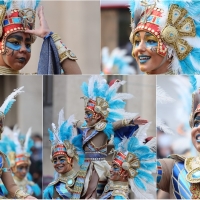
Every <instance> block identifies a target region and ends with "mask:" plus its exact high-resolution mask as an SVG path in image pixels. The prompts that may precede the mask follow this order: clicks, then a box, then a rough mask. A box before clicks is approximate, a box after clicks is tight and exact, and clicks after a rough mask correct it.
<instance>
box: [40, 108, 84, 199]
mask: <svg viewBox="0 0 200 200" xmlns="http://www.w3.org/2000/svg"><path fill="white" fill-rule="evenodd" d="M74 122H75V118H74V116H73V115H72V116H70V117H69V119H68V120H67V121H65V120H64V111H63V110H61V111H60V113H59V119H58V127H57V128H56V126H55V124H52V131H51V130H50V129H49V140H50V141H51V145H52V147H51V155H50V159H51V161H52V163H53V166H54V169H55V170H56V172H57V174H56V178H55V180H54V181H53V182H51V183H50V184H49V185H48V186H47V187H46V189H45V190H44V195H43V198H44V199H71V198H72V194H73V186H74V183H75V180H76V177H77V172H76V171H75V170H74V169H73V162H74V159H76V160H78V162H79V164H82V162H83V161H84V151H83V149H82V135H77V136H75V134H74V133H73V132H74V130H73V129H74Z"/></svg>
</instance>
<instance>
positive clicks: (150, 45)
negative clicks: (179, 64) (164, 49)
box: [145, 40, 158, 48]
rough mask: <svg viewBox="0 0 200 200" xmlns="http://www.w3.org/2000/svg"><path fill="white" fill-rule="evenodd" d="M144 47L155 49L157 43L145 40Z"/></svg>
mask: <svg viewBox="0 0 200 200" xmlns="http://www.w3.org/2000/svg"><path fill="white" fill-rule="evenodd" d="M145 45H146V47H147V48H151V47H156V46H158V42H156V41H154V40H147V41H146V42H145Z"/></svg>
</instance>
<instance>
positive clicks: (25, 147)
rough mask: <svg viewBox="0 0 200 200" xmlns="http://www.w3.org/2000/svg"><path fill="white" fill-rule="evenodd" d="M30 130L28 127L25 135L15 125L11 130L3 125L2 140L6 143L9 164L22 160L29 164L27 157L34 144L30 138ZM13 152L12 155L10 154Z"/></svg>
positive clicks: (12, 164)
mask: <svg viewBox="0 0 200 200" xmlns="http://www.w3.org/2000/svg"><path fill="white" fill-rule="evenodd" d="M31 132H32V131H31V128H29V129H28V131H27V133H26V135H24V134H22V133H21V131H20V129H19V128H18V127H17V125H15V126H14V128H13V130H11V129H9V128H8V127H5V129H4V132H3V134H2V141H3V142H5V143H6V144H7V154H8V157H9V159H10V163H11V166H14V165H15V164H19V163H22V162H26V163H28V164H30V159H29V158H30V156H31V154H32V151H31V148H32V147H33V145H34V142H33V140H32V139H31ZM13 153H14V156H12V154H13ZM22 158H23V159H22Z"/></svg>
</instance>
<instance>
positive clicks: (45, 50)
mask: <svg viewBox="0 0 200 200" xmlns="http://www.w3.org/2000/svg"><path fill="white" fill-rule="evenodd" d="M39 4H40V0H20V1H18V0H2V1H0V53H1V54H2V55H3V54H6V53H7V50H6V47H9V45H10V44H9V43H8V42H7V41H6V40H7V38H8V36H9V35H11V34H13V33H17V32H25V30H26V29H29V30H33V29H34V28H35V17H36V9H37V8H38V6H39ZM30 35H31V43H34V42H35V40H36V36H35V35H33V34H30ZM14 50H15V51H18V50H19V49H16V48H14ZM27 51H28V52H31V49H29V50H27ZM65 59H71V60H77V57H76V56H75V55H74V54H73V53H72V51H71V50H70V49H69V48H67V47H66V46H65V45H64V43H62V41H61V38H60V36H59V35H58V34H56V33H53V32H50V33H49V34H48V35H46V36H45V37H44V43H43V45H42V49H41V52H40V58H39V63H38V72H37V73H38V74H61V72H62V68H61V65H60V63H62V62H63V61H64V60H65ZM0 74H19V71H17V70H13V69H11V68H8V67H5V66H0Z"/></svg>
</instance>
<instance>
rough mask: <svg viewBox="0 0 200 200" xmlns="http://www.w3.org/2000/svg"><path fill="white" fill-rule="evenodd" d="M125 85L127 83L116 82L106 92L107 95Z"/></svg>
mask: <svg viewBox="0 0 200 200" xmlns="http://www.w3.org/2000/svg"><path fill="white" fill-rule="evenodd" d="M125 83H126V81H119V82H115V83H114V84H113V85H111V87H109V89H108V91H107V92H106V95H107V94H109V93H110V92H111V91H113V90H116V91H117V90H118V89H119V88H120V87H121V86H122V85H124V84H125Z"/></svg>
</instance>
